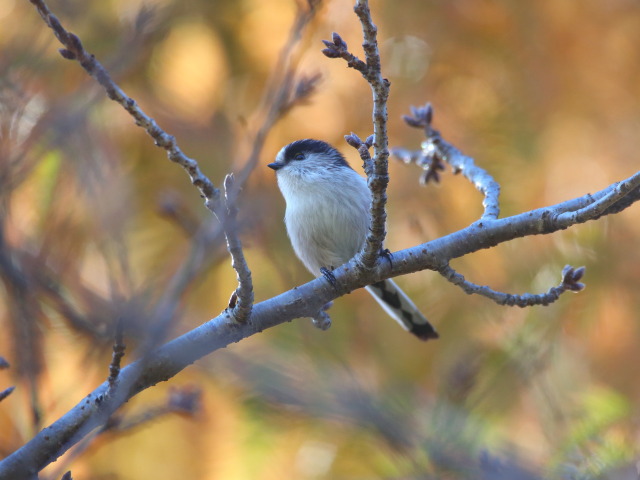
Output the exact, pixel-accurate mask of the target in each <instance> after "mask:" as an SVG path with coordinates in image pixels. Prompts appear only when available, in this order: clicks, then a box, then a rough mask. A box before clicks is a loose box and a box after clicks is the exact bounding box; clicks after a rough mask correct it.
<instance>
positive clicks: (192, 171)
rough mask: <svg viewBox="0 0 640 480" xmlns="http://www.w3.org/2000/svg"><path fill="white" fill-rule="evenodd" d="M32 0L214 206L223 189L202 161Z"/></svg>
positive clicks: (68, 53)
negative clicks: (184, 148) (204, 169)
mask: <svg viewBox="0 0 640 480" xmlns="http://www.w3.org/2000/svg"><path fill="white" fill-rule="evenodd" d="M30 2H31V3H32V4H33V5H34V6H35V7H36V8H37V10H38V13H39V14H40V16H41V17H42V19H43V20H44V21H45V23H46V24H47V25H48V26H49V28H51V29H52V30H53V32H54V34H55V36H56V38H57V39H58V40H59V41H60V43H62V45H64V47H65V48H63V49H60V54H61V55H62V56H63V57H64V58H66V59H67V60H76V61H78V63H80V65H81V66H82V68H84V69H85V71H86V72H87V73H88V74H89V75H91V76H92V77H93V78H95V79H96V80H97V81H98V83H100V85H102V87H103V88H104V89H105V90H106V92H107V96H108V97H109V98H110V99H111V100H113V101H115V102H117V103H119V104H120V105H121V106H122V107H123V108H124V109H125V110H126V111H127V112H129V114H130V115H131V116H132V117H133V119H134V120H135V122H136V125H138V126H139V127H142V128H144V129H145V130H146V132H147V133H148V134H149V135H150V136H151V137H152V138H153V139H154V140H155V144H156V145H157V146H158V147H161V148H163V149H164V150H166V152H167V157H168V158H169V160H171V161H172V162H175V163H177V164H178V165H180V166H181V167H182V168H183V169H184V170H185V171H186V172H187V174H188V175H189V177H190V179H191V183H192V184H193V185H194V186H195V187H196V188H198V190H199V191H200V194H201V195H202V196H203V198H205V199H206V200H207V201H208V202H207V203H208V204H211V205H212V206H213V205H214V204H215V202H216V201H217V199H218V197H219V194H220V192H219V191H218V189H216V188H215V187H214V186H213V183H211V180H209V178H208V177H207V176H206V175H204V174H203V173H202V172H201V171H200V167H199V166H198V162H196V161H195V160H194V159H192V158H189V157H187V156H186V155H185V154H184V153H183V152H182V150H181V149H180V147H179V146H178V144H177V142H176V139H175V137H173V136H172V135H169V134H168V133H166V132H165V131H164V130H162V129H161V128H160V127H159V126H158V124H157V123H156V121H155V120H154V119H153V118H151V117H150V116H148V115H147V114H146V113H144V111H143V110H142V109H141V108H140V107H139V106H138V105H137V103H136V101H135V100H133V99H132V98H130V97H129V96H127V95H126V94H125V93H124V91H123V90H122V89H121V88H120V87H119V86H118V85H117V84H116V83H115V82H114V81H113V80H112V78H111V76H110V75H109V73H108V72H107V70H106V69H105V68H104V67H103V66H102V64H100V62H98V60H96V58H95V56H93V55H92V54H90V53H88V52H87V51H86V50H85V49H84V47H83V45H82V42H81V41H80V39H79V38H78V37H77V36H76V35H75V34H73V33H71V32H69V31H67V30H66V29H65V28H64V27H63V26H62V24H61V23H60V20H58V18H57V17H56V16H55V15H54V14H53V13H51V11H50V10H49V7H47V5H46V4H45V3H44V0H30ZM210 209H211V208H210ZM212 211H213V210H212Z"/></svg>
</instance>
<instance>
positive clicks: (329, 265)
mask: <svg viewBox="0 0 640 480" xmlns="http://www.w3.org/2000/svg"><path fill="white" fill-rule="evenodd" d="M268 166H269V167H270V168H272V169H273V170H275V172H276V177H277V180H278V186H279V187H280V191H281V192H282V196H283V197H284V199H285V201H286V203H287V207H286V213H285V217H284V222H285V225H286V227H287V233H288V234H289V238H290V239H291V244H292V245H293V249H294V251H295V252H296V255H297V256H298V258H300V260H301V261H302V263H303V264H304V265H305V267H307V269H308V270H309V271H310V272H311V273H313V274H314V275H319V274H325V276H326V275H327V273H328V272H329V271H330V270H332V269H333V268H336V267H339V266H340V265H342V264H343V263H346V262H347V261H349V260H350V259H351V258H353V256H354V255H355V254H356V253H358V252H359V251H360V249H361V248H362V246H363V244H364V242H365V239H366V236H367V232H368V231H369V223H370V217H369V209H370V204H371V193H370V191H369V188H368V187H367V182H366V180H365V179H364V178H363V177H361V176H360V175H358V173H356V172H355V170H353V169H352V168H351V166H349V164H348V163H347V161H346V160H345V158H344V157H343V156H342V154H341V153H340V152H339V151H338V150H336V149H335V148H333V147H332V146H331V145H329V144H328V143H326V142H322V141H320V140H311V139H305V140H298V141H295V142H293V143H290V144H289V145H286V146H285V147H283V148H282V149H281V150H280V152H279V153H278V155H277V156H276V161H275V162H274V163H270V164H269V165H268ZM365 288H366V289H367V291H368V292H369V293H370V294H371V295H372V296H373V297H374V298H375V299H376V300H377V301H378V303H379V304H380V305H382V308H384V310H385V311H386V312H387V313H388V314H389V315H390V316H391V317H392V318H393V319H394V320H396V321H397V322H398V323H399V324H400V325H401V326H402V327H403V328H404V329H405V330H408V331H409V332H411V333H413V334H414V335H415V336H417V337H418V338H420V339H421V340H429V339H431V338H438V334H437V332H436V331H435V329H434V328H433V326H432V325H431V324H430V323H429V321H428V320H427V319H426V318H425V317H424V315H422V314H421V313H420V311H419V310H418V308H417V307H416V306H415V304H414V303H413V302H412V301H411V299H410V298H409V297H408V296H407V295H406V294H405V293H404V292H403V291H402V290H401V289H400V288H399V287H398V285H396V283H395V282H394V281H393V280H390V279H389V280H383V281H381V282H377V283H375V284H373V285H369V286H367V287H365Z"/></svg>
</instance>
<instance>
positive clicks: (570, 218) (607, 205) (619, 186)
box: [555, 172, 640, 227]
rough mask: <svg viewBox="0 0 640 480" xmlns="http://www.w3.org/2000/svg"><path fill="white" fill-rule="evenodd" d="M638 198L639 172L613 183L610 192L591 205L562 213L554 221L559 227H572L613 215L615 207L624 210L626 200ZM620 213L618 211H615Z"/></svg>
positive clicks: (626, 204)
mask: <svg viewBox="0 0 640 480" xmlns="http://www.w3.org/2000/svg"><path fill="white" fill-rule="evenodd" d="M639 196H640V172H637V173H636V174H635V175H633V176H631V177H629V178H627V179H626V180H622V181H621V182H618V183H615V184H613V185H612V186H611V191H610V192H609V193H607V194H606V195H603V196H602V197H600V198H599V199H598V200H595V201H594V202H593V203H591V204H589V205H587V206H585V207H583V208H581V209H579V210H576V211H573V212H564V213H561V214H560V215H558V218H556V219H555V221H556V222H558V223H559V224H561V225H566V226H567V227H568V226H570V225H574V224H576V223H584V222H586V221H587V220H591V219H593V218H599V217H600V216H602V215H607V214H608V213H613V209H614V208H615V207H616V206H619V207H622V208H626V206H628V205H629V204H628V202H627V200H631V201H632V202H633V201H634V200H637V199H638V197H639ZM627 197H630V198H627ZM615 211H620V210H617V209H616V210H615Z"/></svg>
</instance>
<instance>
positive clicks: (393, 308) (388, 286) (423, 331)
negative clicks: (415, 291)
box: [365, 279, 439, 340]
mask: <svg viewBox="0 0 640 480" xmlns="http://www.w3.org/2000/svg"><path fill="white" fill-rule="evenodd" d="M365 288H366V289H367V291H368V292H369V293H370V294H371V295H372V296H373V298H375V299H376V301H377V302H378V303H379V304H380V305H381V306H382V308H384V310H385V312H387V313H388V314H389V315H390V316H391V318H393V319H394V320H396V321H397V322H398V323H399V324H400V325H401V326H402V328H404V329H405V330H408V331H409V332H411V333H413V334H414V335H415V336H416V337H418V338H419V339H420V340H429V339H431V338H438V337H439V335H438V332H436V329H435V328H433V325H431V324H430V323H429V320H427V319H426V318H425V316H424V315H422V313H420V311H419V310H418V307H416V305H415V304H414V303H413V302H412V301H411V299H410V298H409V297H408V296H407V294H406V293H404V292H403V291H402V290H400V287H398V285H396V283H395V282H394V281H393V280H390V279H389V280H383V281H381V282H378V283H374V284H373V285H369V286H368V287H365Z"/></svg>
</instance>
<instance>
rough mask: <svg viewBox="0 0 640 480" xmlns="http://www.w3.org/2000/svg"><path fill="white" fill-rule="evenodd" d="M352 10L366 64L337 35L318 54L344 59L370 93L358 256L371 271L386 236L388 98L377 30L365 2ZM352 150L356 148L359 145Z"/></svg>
mask: <svg viewBox="0 0 640 480" xmlns="http://www.w3.org/2000/svg"><path fill="white" fill-rule="evenodd" d="M354 11H355V13H356V15H357V16H358V18H359V19H360V24H361V26H362V34H363V38H364V41H363V43H362V48H363V49H364V54H365V60H366V61H362V60H360V59H359V58H358V57H356V56H355V55H353V54H352V53H351V52H349V50H348V47H347V43H346V42H345V41H344V40H343V39H342V37H341V36H340V35H339V34H337V33H334V34H333V36H332V40H331V41H328V40H323V43H324V44H325V46H326V47H327V48H325V49H324V50H322V53H324V55H325V56H327V57H329V58H342V59H344V60H345V61H346V62H347V66H348V67H351V68H354V69H356V70H358V71H359V72H360V73H361V74H362V76H363V77H364V78H365V80H366V81H367V83H369V86H370V87H371V92H372V93H373V112H372V120H373V137H374V140H373V168H372V169H370V170H369V171H367V172H366V173H367V179H368V184H369V189H370V190H371V229H370V232H369V234H368V235H367V239H366V242H365V245H364V247H363V250H362V252H361V255H360V263H361V265H362V267H364V268H365V269H371V268H372V267H373V265H375V262H376V259H377V258H378V255H379V254H380V252H381V251H382V249H383V247H382V246H383V244H384V238H385V236H386V230H385V223H386V219H387V215H386V212H385V206H386V203H387V185H388V183H389V173H388V160H389V149H388V144H389V139H388V136H387V99H388V98H389V86H390V83H389V80H387V79H386V78H383V77H382V72H381V67H380V52H379V50H378V40H377V33H378V29H377V27H376V26H375V25H374V23H373V20H372V19H371V11H370V10H369V3H368V1H367V0H356V5H355V7H354ZM352 146H355V145H352ZM356 148H358V149H359V145H358V146H357V147H356ZM365 167H366V162H365Z"/></svg>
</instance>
